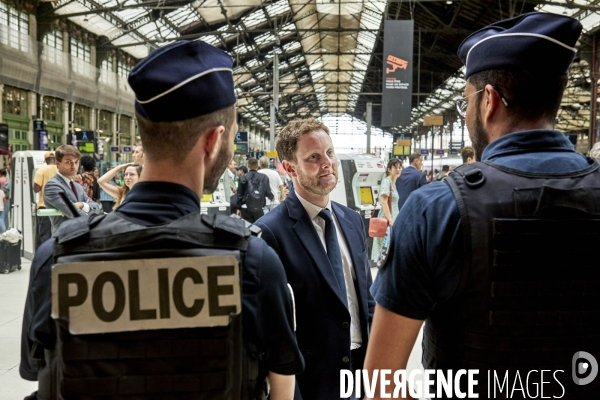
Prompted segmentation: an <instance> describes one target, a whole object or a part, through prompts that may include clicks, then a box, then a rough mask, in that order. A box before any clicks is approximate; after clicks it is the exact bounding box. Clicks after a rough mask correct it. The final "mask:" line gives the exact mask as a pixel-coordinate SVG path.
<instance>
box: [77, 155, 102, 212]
mask: <svg viewBox="0 0 600 400" xmlns="http://www.w3.org/2000/svg"><path fill="white" fill-rule="evenodd" d="M79 164H80V165H81V174H79V175H77V176H76V177H75V181H76V182H77V183H79V184H80V185H81V187H83V190H84V191H85V192H86V194H87V196H88V197H89V198H90V199H92V200H94V201H95V202H99V201H100V186H99V185H98V180H97V179H96V178H95V177H94V168H96V161H95V160H94V159H93V158H92V157H91V156H87V155H86V156H83V157H81V160H80V161H79Z"/></svg>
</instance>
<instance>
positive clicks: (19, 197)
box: [11, 150, 46, 260]
mask: <svg viewBox="0 0 600 400" xmlns="http://www.w3.org/2000/svg"><path fill="white" fill-rule="evenodd" d="M45 153H46V151H45V150H44V151H18V152H16V153H15V154H14V156H13V161H12V171H13V180H12V183H13V186H12V187H11V192H12V196H11V197H12V199H11V204H12V213H13V215H12V220H13V226H12V227H11V228H17V229H18V230H19V231H21V234H22V235H23V241H22V243H21V246H22V247H21V250H22V255H23V257H25V258H27V259H28V260H31V259H33V254H34V253H35V235H36V218H35V209H36V203H37V198H38V196H39V194H36V193H34V192H33V178H34V177H35V173H36V171H37V170H38V168H40V167H43V166H44V165H46V161H45V160H44V154H45Z"/></svg>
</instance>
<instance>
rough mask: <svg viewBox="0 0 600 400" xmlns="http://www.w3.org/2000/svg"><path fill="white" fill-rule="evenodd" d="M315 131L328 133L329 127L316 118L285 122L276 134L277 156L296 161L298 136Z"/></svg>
mask: <svg viewBox="0 0 600 400" xmlns="http://www.w3.org/2000/svg"><path fill="white" fill-rule="evenodd" d="M315 131H324V132H325V133H326V134H328V135H329V128H328V127H327V126H326V125H325V124H324V123H322V122H321V121H317V120H316V119H312V118H308V119H295V120H293V121H291V122H290V123H289V124H287V125H286V126H285V127H284V128H283V129H282V130H281V132H279V133H278V134H277V139H276V141H275V149H276V150H277V153H278V155H279V158H280V159H281V160H282V161H283V160H288V161H296V148H297V145H298V139H300V136H302V135H306V134H307V133H311V132H315Z"/></svg>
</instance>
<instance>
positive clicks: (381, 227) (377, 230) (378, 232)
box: [369, 183, 393, 238]
mask: <svg viewBox="0 0 600 400" xmlns="http://www.w3.org/2000/svg"><path fill="white" fill-rule="evenodd" d="M392 190H393V188H392V185H391V183H390V195H389V196H388V201H387V203H388V208H389V210H390V212H392V193H393V192H392ZM373 215H375V212H374V211H373ZM387 227H388V220H387V218H385V217H383V218H382V217H371V219H370V220H369V237H372V238H382V237H385V233H386V231H387Z"/></svg>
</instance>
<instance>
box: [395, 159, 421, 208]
mask: <svg viewBox="0 0 600 400" xmlns="http://www.w3.org/2000/svg"><path fill="white" fill-rule="evenodd" d="M408 163H409V164H410V165H409V166H408V167H406V168H404V170H403V171H402V173H401V174H400V176H399V177H398V179H396V190H397V191H398V210H400V209H402V206H403V205H404V203H405V202H406V199H408V196H409V195H410V194H411V193H412V192H414V191H415V190H417V189H418V188H420V187H421V186H423V185H425V184H427V178H426V177H425V174H424V173H422V172H421V167H422V166H423V156H422V155H420V154H418V153H414V154H411V155H410V156H409V157H408Z"/></svg>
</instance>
